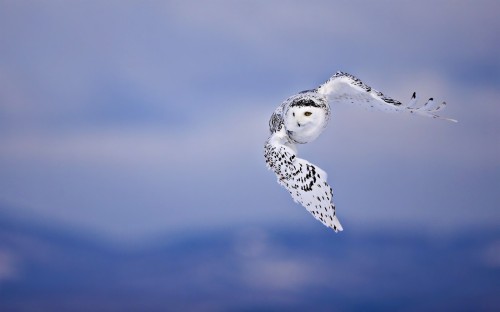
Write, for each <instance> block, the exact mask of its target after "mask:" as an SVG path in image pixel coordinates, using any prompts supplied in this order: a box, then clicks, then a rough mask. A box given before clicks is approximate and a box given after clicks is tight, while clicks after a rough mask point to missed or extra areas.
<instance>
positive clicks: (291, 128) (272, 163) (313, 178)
mask: <svg viewBox="0 0 500 312" xmlns="http://www.w3.org/2000/svg"><path fill="white" fill-rule="evenodd" d="M330 103H349V104H357V105H360V106H362V107H365V108H368V109H377V110H383V111H390V112H409V113H415V114H419V115H424V116H429V117H433V118H440V119H445V120H449V121H454V122H456V120H454V119H448V118H442V117H440V116H438V115H436V114H435V113H436V112H437V111H439V110H442V109H443V108H444V106H445V105H446V103H445V102H442V103H440V104H437V102H435V101H434V99H433V98H430V99H429V100H428V101H427V102H426V103H425V104H424V105H423V106H420V107H419V106H418V105H417V97H416V93H413V95H412V97H411V99H410V101H409V103H408V104H407V105H403V104H402V103H401V102H399V101H396V100H394V99H392V98H390V97H387V96H385V95H384V94H382V93H381V92H379V91H377V90H374V89H373V88H371V87H369V86H367V85H366V84H364V83H363V82H362V81H361V80H359V79H358V78H356V77H354V76H353V75H350V74H347V73H343V72H337V73H336V74H335V75H334V76H333V77H331V78H330V79H329V80H328V81H326V82H325V83H324V84H322V85H321V86H319V87H318V88H316V89H313V90H307V91H303V92H300V93H298V94H296V95H293V96H291V97H289V98H288V99H286V100H285V101H284V102H283V103H282V104H281V105H280V106H278V108H276V110H275V111H274V113H273V114H272V116H271V119H270V120H269V129H270V131H271V136H270V137H269V139H268V140H267V142H266V145H265V147H264V156H265V159H266V164H267V166H268V168H269V169H271V170H273V171H274V173H275V174H276V176H277V178H278V183H279V184H281V185H282V186H283V187H285V188H286V189H287V190H288V192H289V193H290V195H291V196H292V198H293V199H294V200H295V201H296V202H298V203H300V204H302V206H304V207H305V208H306V209H307V211H309V212H310V213H311V214H312V215H313V216H314V217H315V218H316V219H317V220H319V221H321V222H322V223H323V224H324V225H325V226H327V227H330V228H332V229H333V230H334V231H335V232H338V231H342V225H341V224H340V222H339V220H338V219H337V216H336V213H335V205H334V204H333V202H332V196H333V191H332V189H331V187H330V186H329V185H328V183H327V174H326V172H324V171H323V170H321V168H319V167H318V166H316V165H313V164H311V163H310V162H308V161H307V160H304V159H301V158H298V157H297V148H296V144H305V143H308V142H311V141H313V140H315V139H316V138H317V137H318V136H319V135H320V134H321V133H322V132H323V130H324V129H325V127H326V125H327V124H328V120H329V118H330Z"/></svg>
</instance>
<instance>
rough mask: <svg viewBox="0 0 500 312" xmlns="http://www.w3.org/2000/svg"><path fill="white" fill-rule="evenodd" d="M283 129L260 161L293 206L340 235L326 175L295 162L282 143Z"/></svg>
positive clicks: (294, 154)
mask: <svg viewBox="0 0 500 312" xmlns="http://www.w3.org/2000/svg"><path fill="white" fill-rule="evenodd" d="M285 136H286V132H285V130H284V129H281V130H279V131H277V132H276V133H274V134H273V135H272V136H271V138H270V139H269V140H268V142H267V144H266V145H265V147H264V157H265V159H266V164H267V166H268V168H269V169H271V170H273V171H274V173H275V174H276V177H277V178H278V183H279V184H281V185H282V186H283V187H285V188H286V189H287V191H288V192H289V193H290V195H292V198H293V200H294V201H295V202H298V203H300V204H302V206H304V207H305V208H306V209H307V211H309V212H310V213H311V214H312V215H313V216H314V217H315V218H316V219H317V220H319V221H321V222H322V223H323V224H324V225H325V226H327V227H330V228H332V229H333V230H334V231H335V232H338V231H342V225H341V224H340V222H339V220H338V219H337V216H336V215H335V205H334V204H333V203H332V195H333V191H332V188H331V187H330V185H328V183H327V182H326V179H327V175H326V173H325V172H324V171H323V170H321V168H319V167H318V166H316V165H313V164H311V163H310V162H308V161H307V160H304V159H301V158H298V157H297V156H296V153H295V151H294V150H293V149H292V148H291V147H290V146H288V145H287V144H286V143H284V142H283V141H282V138H284V137H285Z"/></svg>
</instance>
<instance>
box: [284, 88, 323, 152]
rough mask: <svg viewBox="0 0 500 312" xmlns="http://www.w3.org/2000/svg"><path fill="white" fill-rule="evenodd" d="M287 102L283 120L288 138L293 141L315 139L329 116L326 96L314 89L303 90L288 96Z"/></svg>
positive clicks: (302, 141) (299, 141)
mask: <svg viewBox="0 0 500 312" xmlns="http://www.w3.org/2000/svg"><path fill="white" fill-rule="evenodd" d="M287 102H288V105H286V107H285V111H284V116H283V117H284V118H283V121H284V125H285V129H286V131H287V133H288V136H289V137H290V139H291V140H292V141H293V142H295V143H307V142H310V141H312V140H314V139H316V138H317V137H318V136H319V135H320V134H321V132H323V130H324V129H325V127H326V125H327V123H328V119H329V117H330V107H329V105H328V102H327V100H326V98H325V97H324V96H323V95H320V94H318V93H316V92H314V91H305V92H301V93H299V94H297V95H295V96H293V97H291V98H289V99H288V100H287Z"/></svg>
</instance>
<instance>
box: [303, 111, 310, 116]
mask: <svg viewBox="0 0 500 312" xmlns="http://www.w3.org/2000/svg"><path fill="white" fill-rule="evenodd" d="M304 115H305V116H311V115H312V113H311V112H305V113H304Z"/></svg>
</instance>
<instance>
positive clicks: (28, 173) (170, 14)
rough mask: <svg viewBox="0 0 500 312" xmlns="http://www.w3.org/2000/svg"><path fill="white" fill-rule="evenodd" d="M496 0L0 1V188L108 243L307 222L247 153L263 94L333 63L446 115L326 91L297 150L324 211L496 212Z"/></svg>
mask: <svg viewBox="0 0 500 312" xmlns="http://www.w3.org/2000/svg"><path fill="white" fill-rule="evenodd" d="M499 9H500V4H499V3H498V2H497V1H474V2H472V1H418V2H416V1H399V2H394V1H378V2H377V3H375V2H371V1H337V2H331V1H324V2H323V1H313V2H305V1H303V2H297V1H291V2H282V1H274V2H272V3H268V2H266V1H252V2H249V1H248V2H235V1H213V2H210V4H205V5H201V4H199V3H196V2H190V1H182V2H181V1H177V2H164V1H145V2H138V1H106V2H101V1H72V2H63V1H22V2H18V1H3V2H1V3H0V146H1V148H0V171H1V174H0V204H1V206H2V207H3V208H2V209H4V210H6V211H8V212H9V213H12V214H15V215H17V216H18V217H20V218H23V219H28V220H37V222H43V223H46V224H49V225H51V224H57V225H59V226H61V225H62V226H65V227H67V228H71V229H74V230H78V231H81V232H83V233H87V234H89V235H97V236H99V237H102V238H103V239H106V240H110V241H116V242H122V243H123V242H130V241H131V240H137V241H145V240H150V239H153V238H155V237H160V236H161V237H164V236H169V235H170V236H172V237H179V235H184V234H187V233H193V232H203V231H211V230H217V229H222V228H229V227H234V226H237V227H238V226H244V225H248V224H279V225H280V226H283V225H286V226H292V227H308V226H313V225H315V226H321V224H319V223H317V222H316V221H315V220H314V219H313V218H312V217H311V216H309V215H308V214H307V212H306V211H305V209H303V208H302V207H300V206H298V205H296V204H294V203H293V201H292V200H291V199H290V198H289V195H288V194H287V192H286V191H285V190H283V189H282V188H281V187H280V186H279V185H278V184H277V183H276V181H275V177H274V176H273V174H272V173H271V172H268V171H267V170H266V169H265V165H264V161H263V156H262V151H263V144H264V141H265V140H266V138H267V136H268V129H267V122H268V118H269V117H270V115H271V113H272V112H273V110H274V109H275V107H276V106H278V105H279V104H280V103H281V101H282V100H284V99H285V98H287V97H288V96H290V95H292V94H294V93H296V92H298V91H301V90H304V89H309V88H313V87H316V86H317V85H318V84H320V83H322V82H323V81H325V80H326V79H328V78H329V77H330V76H331V75H332V74H334V73H335V71H337V70H343V71H346V72H349V73H352V74H354V75H356V76H358V77H359V78H361V79H362V80H363V81H364V82H365V83H367V84H369V85H371V86H372V87H374V88H376V89H378V90H381V91H383V92H384V93H386V94H387V95H389V96H392V97H394V98H396V99H400V100H403V101H404V100H406V99H408V98H409V97H410V95H411V93H412V92H413V91H417V93H418V94H420V95H421V97H422V98H426V97H431V96H433V97H434V98H435V99H437V100H446V102H447V103H448V108H447V110H446V111H445V112H443V115H445V116H446V117H450V118H455V119H458V120H459V123H458V124H453V123H448V122H444V121H439V120H431V119H427V118H423V117H422V118H418V117H412V116H406V115H404V116H400V115H391V114H384V113H377V112H365V111H362V110H359V109H357V108H351V107H348V106H345V107H333V108H332V111H333V116H332V119H331V121H330V125H329V127H328V128H327V130H326V131H325V132H324V134H323V135H322V136H321V137H320V138H319V139H318V140H317V141H316V142H314V143H312V144H309V145H306V146H303V147H302V148H301V149H300V155H301V156H302V157H303V158H306V159H309V160H310V161H312V162H314V163H316V164H318V165H319V166H320V167H322V168H323V169H324V170H325V171H327V172H328V173H329V181H330V183H331V185H332V186H333V188H334V201H335V203H336V205H337V207H338V208H337V209H338V216H339V218H340V220H341V221H342V223H343V225H344V229H345V230H348V231H350V230H352V229H365V228H375V229H381V228H384V227H391V228H402V229H403V228H405V229H413V230H418V231H428V232H429V233H433V234H436V233H437V234H443V233H445V234H448V233H454V232H457V231H463V230H464V229H467V228H481V227H498V226H499V225H500V213H499V212H498V205H499V202H500V195H499V192H498V190H499V189H500V144H499V141H498V134H499V133H500V122H499V118H500V107H499V103H498V98H500V88H499V86H500V58H499V57H498V55H500V38H499V36H498V29H500V20H499V19H498V16H497V15H498V14H497V12H498V10H499ZM315 222H316V223H315ZM443 235H444V234H443Z"/></svg>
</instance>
